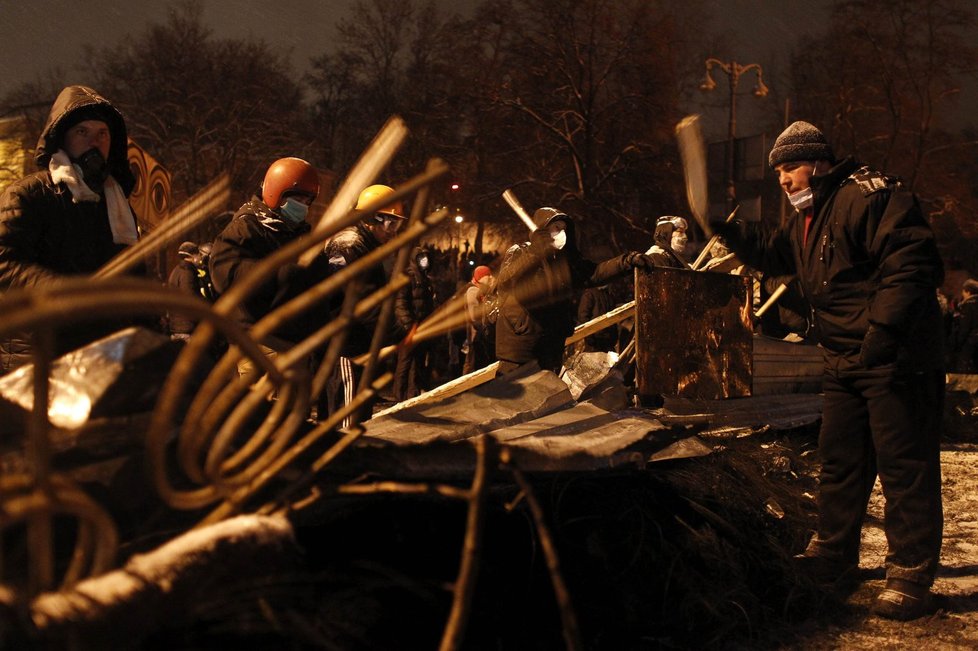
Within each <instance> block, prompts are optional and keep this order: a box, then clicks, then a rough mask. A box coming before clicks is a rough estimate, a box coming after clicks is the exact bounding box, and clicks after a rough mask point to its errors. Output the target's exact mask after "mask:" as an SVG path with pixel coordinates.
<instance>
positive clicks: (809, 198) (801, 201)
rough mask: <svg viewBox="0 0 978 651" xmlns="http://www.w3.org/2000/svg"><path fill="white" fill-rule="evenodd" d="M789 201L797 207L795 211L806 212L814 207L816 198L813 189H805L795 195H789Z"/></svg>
mask: <svg viewBox="0 0 978 651" xmlns="http://www.w3.org/2000/svg"><path fill="white" fill-rule="evenodd" d="M788 201H790V202H791V205H792V206H794V207H795V210H805V209H807V208H811V207H812V203H814V201H815V196H814V195H813V194H812V189H811V188H805V189H804V190H799V191H798V192H795V193H794V194H789V195H788Z"/></svg>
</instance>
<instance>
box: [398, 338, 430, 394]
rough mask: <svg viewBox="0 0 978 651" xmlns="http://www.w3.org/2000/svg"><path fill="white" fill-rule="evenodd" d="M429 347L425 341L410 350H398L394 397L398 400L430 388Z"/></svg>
mask: <svg viewBox="0 0 978 651" xmlns="http://www.w3.org/2000/svg"><path fill="white" fill-rule="evenodd" d="M428 348H429V346H428V345H427V342H425V343H422V344H418V345H417V346H415V347H414V348H411V349H410V350H405V349H401V350H399V351H398V352H397V366H396V367H395V368H394V397H395V398H396V399H397V401H398V402H402V401H404V400H407V399H408V398H413V397H415V396H417V395H420V394H421V393H422V392H424V391H426V390H427V389H428V383H429V376H430V374H429V372H428Z"/></svg>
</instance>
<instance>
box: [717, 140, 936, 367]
mask: <svg viewBox="0 0 978 651" xmlns="http://www.w3.org/2000/svg"><path fill="white" fill-rule="evenodd" d="M810 185H811V187H812V191H813V194H814V207H813V209H814V217H813V219H812V223H811V227H810V230H809V233H808V238H807V243H805V244H803V242H805V240H804V228H805V220H804V218H803V217H802V216H801V215H800V214H798V213H795V214H794V215H793V216H792V217H791V218H790V219H789V220H788V221H787V222H786V223H785V225H784V226H782V227H781V228H780V229H778V230H777V231H775V232H774V233H773V234H772V235H770V236H768V237H759V236H758V234H757V233H744V232H742V231H740V230H739V228H738V227H733V228H725V227H723V226H721V227H720V230H721V232H722V234H724V235H726V236H727V238H728V241H729V243H730V245H731V248H733V250H734V251H736V252H737V255H738V256H739V257H741V259H742V260H744V262H745V263H746V264H748V265H750V266H752V267H755V268H757V269H760V270H762V271H764V272H765V273H769V274H773V275H790V274H797V276H798V278H799V280H800V281H801V287H802V291H803V292H804V294H805V297H806V299H807V300H808V303H809V305H810V306H811V321H812V324H813V325H814V329H815V333H814V334H815V337H816V339H817V340H818V342H819V343H820V344H821V345H822V346H823V347H824V348H825V349H826V351H828V352H829V353H830V354H834V355H839V356H842V357H844V358H845V359H846V360H847V362H850V363H853V364H856V363H858V360H859V352H860V348H861V346H862V344H863V340H864V338H865V337H866V333H867V331H869V329H870V327H871V326H872V327H873V328H874V329H877V330H881V331H882V332H884V333H886V336H887V337H890V338H892V339H893V340H894V341H895V344H896V347H895V350H896V368H898V369H902V370H914V371H922V370H933V369H939V368H941V366H942V364H943V354H942V347H943V338H942V335H943V329H942V322H941V313H940V308H939V307H938V304H937V298H936V289H937V287H938V286H940V284H941V282H942V279H943V274H944V272H943V265H942V263H941V259H940V255H939V254H938V251H937V245H936V243H935V241H934V234H933V232H932V231H931V229H930V227H929V226H928V224H927V221H926V220H925V219H924V217H923V214H922V213H921V211H920V207H919V205H918V204H917V199H916V198H915V197H914V195H913V194H911V193H910V192H907V191H906V190H904V189H903V188H902V187H901V186H900V185H899V184H898V183H896V182H895V181H894V180H893V179H890V178H888V177H886V176H884V175H883V174H880V173H879V172H875V171H872V170H869V169H868V168H865V167H859V166H858V165H857V164H856V163H855V162H854V161H853V160H852V159H851V158H849V159H846V160H843V161H842V162H840V163H838V164H837V165H836V166H835V167H833V168H832V169H831V170H829V171H828V172H827V173H825V174H823V175H818V176H813V177H812V178H811V181H810Z"/></svg>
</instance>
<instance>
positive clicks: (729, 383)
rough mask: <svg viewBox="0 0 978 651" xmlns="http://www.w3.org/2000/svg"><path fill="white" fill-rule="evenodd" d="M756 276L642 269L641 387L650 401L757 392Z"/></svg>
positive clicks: (638, 313) (638, 279) (638, 315)
mask: <svg viewBox="0 0 978 651" xmlns="http://www.w3.org/2000/svg"><path fill="white" fill-rule="evenodd" d="M753 342H754V337H753V331H752V328H751V294H750V279H749V278H747V277H744V276H736V275H730V274H720V273H709V272H698V271H689V270H686V269H668V268H661V267H660V268H657V269H655V270H654V271H645V270H642V269H638V270H636V272H635V345H636V347H635V382H636V388H637V390H638V393H639V395H640V396H641V397H643V398H649V399H653V398H655V397H657V396H682V397H685V398H698V399H708V400H716V399H720V398H736V397H744V396H749V395H751V386H752V372H753V371H752V356H753Z"/></svg>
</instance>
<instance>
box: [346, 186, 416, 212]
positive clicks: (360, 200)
mask: <svg viewBox="0 0 978 651" xmlns="http://www.w3.org/2000/svg"><path fill="white" fill-rule="evenodd" d="M391 194H394V188H392V187H390V186H388V185H379V184H378V185H371V186H368V187H366V188H364V190H363V191H362V192H361V193H360V196H359V197H357V206H356V207H357V210H359V209H361V208H365V207H366V206H368V205H370V204H372V203H374V202H376V201H377V200H378V199H383V198H384V197H386V196H388V195H391ZM377 212H378V213H382V214H385V215H392V216H394V217H397V218H398V219H406V217H405V216H404V204H403V203H401V202H400V201H395V202H394V203H392V204H390V205H387V206H384V207H383V208H381V209H380V210H378V211H377Z"/></svg>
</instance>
